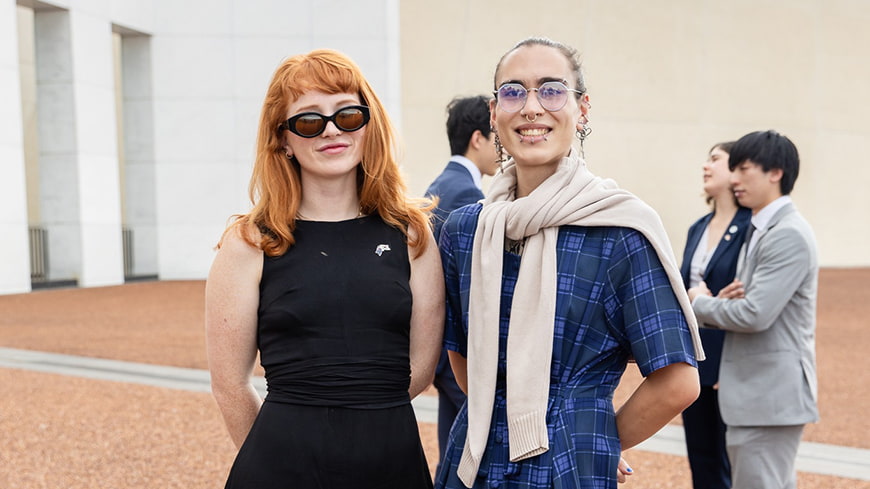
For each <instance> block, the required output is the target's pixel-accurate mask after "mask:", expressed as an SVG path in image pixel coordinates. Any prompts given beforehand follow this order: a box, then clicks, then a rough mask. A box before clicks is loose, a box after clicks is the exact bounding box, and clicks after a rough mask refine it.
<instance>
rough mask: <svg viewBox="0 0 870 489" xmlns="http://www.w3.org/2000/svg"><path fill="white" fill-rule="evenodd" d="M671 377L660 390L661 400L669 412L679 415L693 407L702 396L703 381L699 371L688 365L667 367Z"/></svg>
mask: <svg viewBox="0 0 870 489" xmlns="http://www.w3.org/2000/svg"><path fill="white" fill-rule="evenodd" d="M666 369H667V370H669V375H668V376H667V377H666V378H665V379H662V380H665V382H664V383H663V384H662V385H661V389H660V390H659V396H658V397H659V399H661V402H663V404H664V405H666V406H667V407H668V409H669V411H671V412H673V414H674V415H677V414H679V413H681V412H683V410H684V409H686V408H687V407H689V406H691V405H692V403H693V402H695V400H696V399H697V398H698V396H699V395H700V394H701V381H700V379H699V377H698V369H697V368H695V367H693V366H691V365H689V364H688V363H678V364H674V365H671V366H669V367H666Z"/></svg>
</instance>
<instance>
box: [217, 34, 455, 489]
mask: <svg viewBox="0 0 870 489" xmlns="http://www.w3.org/2000/svg"><path fill="white" fill-rule="evenodd" d="M250 194H251V200H252V202H253V203H254V207H253V209H252V210H251V211H250V212H249V213H247V214H244V215H239V216H236V219H235V221H234V222H233V223H232V224H231V225H230V227H229V228H228V229H227V230H226V232H225V233H224V236H223V238H222V239H221V243H220V244H219V247H218V252H217V255H216V257H215V260H214V263H213V265H212V268H211V272H210V274H209V277H208V282H207V286H206V330H207V340H208V354H209V368H210V370H211V376H212V392H213V394H214V397H215V399H216V400H217V403H218V405H219V407H220V410H221V413H222V414H223V417H224V421H225V423H226V426H227V429H228V430H229V433H230V435H231V437H232V439H233V442H234V443H235V444H236V446H237V447H239V453H238V455H237V457H236V461H235V463H234V464H233V467H232V469H231V471H230V474H229V479H228V481H227V484H226V487H228V488H257V489H266V488H271V487H275V488H278V487H280V488H285V487H304V488H309V487H310V488H315V487H317V488H320V487H324V488H326V487H354V488H375V487H378V488H380V487H402V488H423V487H431V486H432V481H431V477H430V475H429V470H428V468H427V464H426V460H425V457H424V455H423V450H422V447H421V444H420V436H419V432H418V430H417V423H416V419H415V416H414V412H413V409H412V407H411V403H410V400H411V398H413V397H414V396H416V395H417V394H419V393H420V392H421V391H422V390H423V389H425V388H426V386H428V385H429V384H430V383H431V382H432V378H433V373H434V368H435V364H436V362H437V360H438V354H439V351H440V347H441V331H442V327H443V317H444V312H443V309H444V285H443V279H442V273H441V262H440V258H439V255H438V249H437V247H436V246H435V243H434V238H433V237H432V233H431V231H430V228H429V224H428V216H427V213H426V211H427V209H428V208H427V205H428V204H427V203H425V202H420V201H414V200H412V199H409V198H407V197H406V194H405V185H404V183H403V181H402V178H401V176H400V173H399V169H398V164H397V162H396V157H395V136H394V130H393V128H392V126H391V124H390V122H389V119H388V117H387V114H386V112H385V110H384V107H383V105H382V104H381V102H380V100H379V99H378V97H377V96H376V95H375V93H374V92H373V91H372V88H371V86H370V85H369V83H368V82H367V81H366V80H365V78H364V77H363V75H362V73H361V71H360V69H359V67H358V66H357V65H356V64H355V63H354V62H353V61H351V60H350V59H348V58H347V57H346V56H344V55H343V54H341V53H338V52H335V51H330V50H318V51H313V52H311V53H308V54H305V55H299V56H294V57H292V58H289V59H287V60H286V61H284V62H283V63H282V64H281V65H280V66H279V67H278V69H277V71H276V72H275V74H274V76H273V78H272V82H271V84H270V86H269V89H268V92H267V94H266V99H265V102H264V104H263V109H262V114H261V116H260V127H259V133H258V140H257V156H256V161H255V163H254V170H253V175H252V178H251V183H250ZM258 353H259V356H260V363H261V364H262V366H263V368H264V370H265V373H266V380H267V382H268V394H267V395H266V398H265V400H261V399H260V397H259V396H258V395H257V393H256V391H255V390H254V388H253V387H252V386H251V384H250V381H249V377H250V372H251V370H252V368H253V366H254V362H255V359H256V358H257V354H258Z"/></svg>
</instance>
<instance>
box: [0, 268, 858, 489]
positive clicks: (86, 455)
mask: <svg viewBox="0 0 870 489" xmlns="http://www.w3.org/2000/svg"><path fill="white" fill-rule="evenodd" d="M868 283H870V269H848V270H845V269H825V270H822V272H821V276H820V287H819V313H818V333H817V342H818V344H817V354H818V366H819V396H820V401H819V404H820V410H821V416H822V420H821V421H820V422H819V423H817V424H814V425H811V426H808V427H807V429H806V431H805V434H804V440H806V441H813V442H820V443H829V444H837V445H845V446H850V447H859V448H870V437H868V434H870V420H868V417H867V416H866V413H865V411H866V409H867V407H868V402H867V400H868V395H870V394H868V386H870V357H868V355H867V352H868V351H870V329H868V327H867V326H868V321H867V318H868V316H870V289H868V287H867V285H866V284H868ZM203 292H204V282H202V281H175V282H142V283H133V284H127V285H123V286H117V287H102V288H92V289H56V290H44V291H37V292H33V293H30V294H20V295H7V296H0V346H3V347H7V348H21V349H28V350H38V351H46V352H55V353H65V354H72V355H82V356H89V357H98V358H108V359H115V360H125V361H131V362H142V363H151V364H157V365H170V366H178V367H189V368H199V369H204V368H206V355H205V348H204V341H205V335H204V328H203V321H204V312H203V303H204V299H203ZM639 381H640V376H639V374H638V373H637V371H636V369H633V368H630V369H629V370H628V371H627V372H626V375H625V377H624V381H623V385H621V386H620V389H619V390H618V391H617V396H616V397H615V402H616V404H617V405H619V404H621V403H622V402H623V401H624V400H625V399H626V398H627V397H628V395H630V393H631V391H632V390H633V388H634V387H635V386H636V385H637V383H638V382H639ZM0 386H2V387H0V488H2V489H17V488H22V489H25V488H26V489H42V488H52V489H54V488H64V489H73V488H97V487H100V488H104V487H105V488H130V489H138V488H142V489H144V488H149V489H150V488H156V487H160V488H185V489H199V488H203V489H205V488H215V487H223V480H224V478H225V477H226V473H227V471H228V469H229V466H230V464H231V463H232V459H233V457H234V455H235V450H234V448H233V445H232V443H231V442H230V440H229V437H228V435H227V434H226V431H225V430H224V427H223V423H222V421H221V419H220V414H219V413H218V410H217V407H216V405H215V404H214V401H213V400H212V398H211V396H210V395H209V394H204V393H196V392H186V391H179V390H173V389H167V388H160V387H149V386H142V385H134V384H126V383H122V382H113V381H103V380H90V379H83V378H77V377H69V376H63V375H56V374H46V373H37V372H29V371H22V370H12V369H2V368H0ZM424 395H433V391H432V390H431V389H430V390H429V391H427V393H426V394H424ZM674 422H675V423H676V422H678V420H675V421H674ZM420 431H421V435H422V438H423V443H424V448H425V449H426V453H427V456H428V457H429V461H430V466H431V467H433V468H434V466H435V463H436V462H437V460H436V458H437V441H436V430H435V426H434V425H431V424H427V423H421V424H420ZM627 458H628V460H629V462H630V463H631V465H632V467H633V468H634V470H635V475H633V476H632V477H631V478H630V480H629V482H628V483H627V484H626V485H624V486H622V487H625V488H626V489H630V488H632V487H634V488H658V487H661V488H675V489H690V488H691V482H690V478H689V471H688V464H687V462H686V460H685V458H684V457H679V456H673V455H664V454H658V453H652V452H644V451H639V450H632V451H629V452H628V455H627ZM798 486H799V487H801V488H803V489H822V488H825V489H828V488H834V489H838V488H847V487H848V488H859V489H870V482H868V481H858V480H854V479H847V478H842V477H833V476H823V475H817V474H807V473H799V475H798Z"/></svg>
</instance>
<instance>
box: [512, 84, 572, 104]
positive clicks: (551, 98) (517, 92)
mask: <svg viewBox="0 0 870 489" xmlns="http://www.w3.org/2000/svg"><path fill="white" fill-rule="evenodd" d="M531 91H534V92H537V95H538V102H540V103H541V107H543V108H544V109H546V110H548V111H550V112H555V111H557V110H559V109H561V108H562V107H564V106H565V103H566V102H567V101H568V92H570V91H572V90H570V89H569V88H568V86H567V85H565V84H564V83H562V82H558V81H548V82H544V83H542V84H541V86H540V87H537V88H529V89H526V87H524V86H522V85H520V84H519V83H505V84H504V85H502V86H500V87H499V89H498V90H497V91H496V96H497V99H498V105H499V106H500V107H501V108H502V110H504V111H506V112H516V111H518V110H520V109H522V108H523V107H525V105H526V99H527V98H528V94H529V92H531Z"/></svg>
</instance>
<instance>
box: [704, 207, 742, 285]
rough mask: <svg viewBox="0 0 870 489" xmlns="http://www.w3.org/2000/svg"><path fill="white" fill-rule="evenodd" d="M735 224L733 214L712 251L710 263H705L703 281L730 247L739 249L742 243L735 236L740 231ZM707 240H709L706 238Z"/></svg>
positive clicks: (735, 219)
mask: <svg viewBox="0 0 870 489" xmlns="http://www.w3.org/2000/svg"><path fill="white" fill-rule="evenodd" d="M736 222H737V214H734V217H732V218H731V222H730V223H728V229H726V230H725V234H724V235H723V236H722V237H721V238H719V244H717V245H716V249H715V250H714V251H713V256H711V257H710V261H709V262H707V269H706V270H704V279H705V280H706V278H707V273H709V271H710V267H712V266H713V264H714V263H716V262H717V261H718V260H719V258H720V257H721V256H722V255H723V254H724V253H725V252H726V251H728V250H730V249H731V248H732V247H734V246H737V247H739V246H740V245H741V244H742V243H738V242H737V241H738V240H737V239H736V238H735V236H739V235H740V233H739V232H738V231H740V229H739V227H738V226H737V224H736ZM707 239H710V237H709V236H708V237H707Z"/></svg>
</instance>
